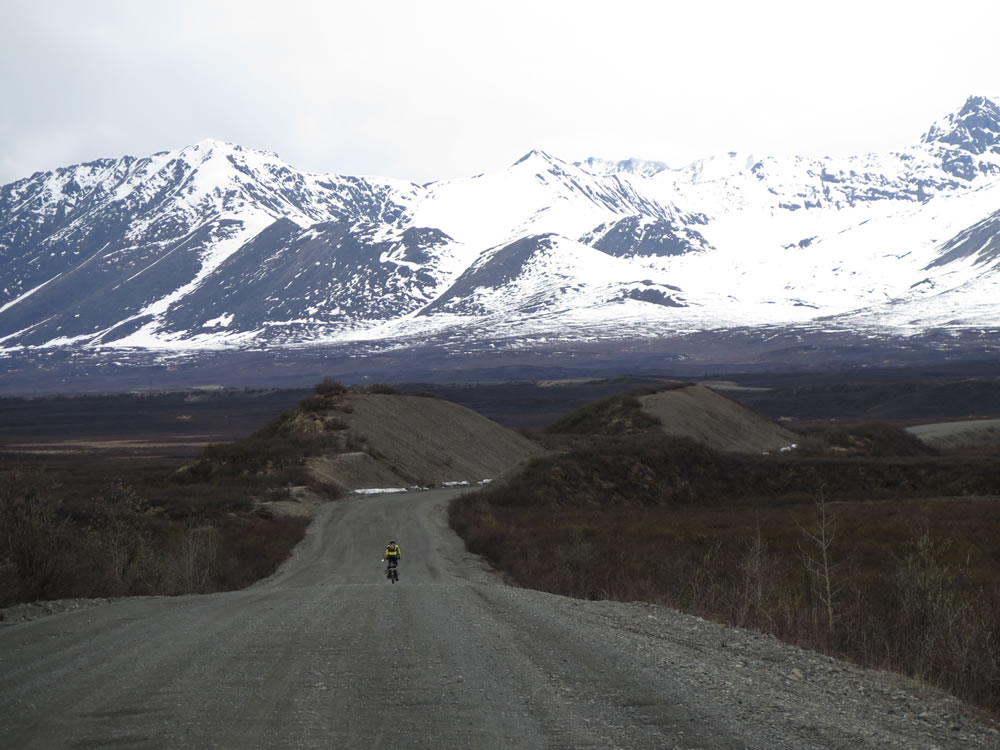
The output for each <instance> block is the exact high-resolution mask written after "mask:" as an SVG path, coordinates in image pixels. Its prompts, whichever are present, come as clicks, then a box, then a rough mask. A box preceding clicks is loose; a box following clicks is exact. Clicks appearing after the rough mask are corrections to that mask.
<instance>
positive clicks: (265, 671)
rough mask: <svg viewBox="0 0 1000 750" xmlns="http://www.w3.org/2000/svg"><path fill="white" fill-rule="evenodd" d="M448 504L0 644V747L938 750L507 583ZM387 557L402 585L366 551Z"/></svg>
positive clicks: (895, 695) (770, 674) (995, 740)
mask: <svg viewBox="0 0 1000 750" xmlns="http://www.w3.org/2000/svg"><path fill="white" fill-rule="evenodd" d="M454 492H455V491H454V490H438V491H431V492H426V493H419V494H406V495H385V496H374V497H360V498H356V499H352V500H349V501H345V502H342V503H336V504H331V505H327V506H325V507H324V508H323V509H321V511H320V512H319V514H318V516H317V518H316V520H315V522H314V523H313V524H312V526H311V527H310V530H309V534H308V535H307V537H306V539H305V541H304V542H303V543H302V544H301V545H300V546H299V547H298V548H297V549H296V552H295V555H294V556H293V558H292V559H291V560H290V561H289V562H288V563H287V564H286V565H285V566H284V567H283V568H282V570H281V571H279V572H278V573H277V574H275V575H274V576H272V577H271V578H270V579H268V580H266V581H263V582H261V583H259V584H257V585H255V586H253V587H251V588H249V589H246V590H244V591H239V592H233V593H226V594H216V595H210V596H186V597H179V598H143V599H129V600H121V601H118V602H114V603H111V604H106V605H103V606H95V607H90V608H87V609H79V610H75V611H72V612H64V613H61V614H56V615H52V616H49V617H45V618H43V619H39V620H36V621H33V622H22V623H19V624H15V625H9V626H5V627H2V628H0V747H3V748H46V750H47V749H49V748H71V747H72V748H98V747H130V748H194V747H197V748H239V749H240V750H246V749H247V748H379V747H385V748H388V747H401V748H477V750H478V749H479V748H501V747H503V748H512V747H519V748H547V747H552V748H585V747H601V748H814V747H815V748H852V749H856V748H892V747H899V748H904V747H905V748H932V747H938V748H951V747H955V748H958V747H963V748H969V747H991V748H995V747H997V746H998V745H1000V736H998V735H997V734H996V732H995V731H994V730H992V729H990V728H989V727H987V726H985V725H983V724H981V723H978V722H976V721H974V720H972V719H970V718H968V717H966V716H964V715H963V714H962V713H961V712H960V711H959V707H958V705H957V704H956V703H955V702H953V701H950V700H946V699H942V698H934V697H930V696H929V695H927V694H924V695H923V696H922V697H921V696H920V695H918V694H917V691H916V688H915V687H914V686H913V685H912V684H910V683H907V682H905V681H903V680H901V679H900V678H892V677H888V676H879V675H874V674H872V673H869V672H864V671H863V670H860V669H857V668H854V667H851V666H848V665H845V664H841V663H838V662H834V661H832V660H830V659H828V658H826V657H821V656H819V655H816V654H813V653H810V652H804V651H800V650H798V649H795V648H792V647H789V646H786V645H783V644H781V643H779V642H777V641H776V640H774V639H772V638H768V637H764V636H760V635H756V634H752V633H749V632H746V631H741V630H737V629H733V628H726V627H722V626H719V625H714V624H711V623H706V622H704V621H702V620H699V619H697V618H693V617H689V616H686V615H682V614H680V613H677V612H675V611H673V610H669V609H665V608H661V607H655V606H652V605H640V604H615V603H610V602H584V601H576V600H571V599H565V598H562V597H556V596H551V595H548V594H543V593H539V592H533V591H526V590H522V589H517V588H513V587H509V586H506V585H504V584H503V583H502V582H500V581H499V580H497V577H496V575H495V574H493V573H491V572H490V571H489V570H488V569H487V568H486V566H485V565H484V564H483V563H482V562H481V561H479V560H478V559H477V558H474V557H472V556H470V555H468V554H467V553H466V552H465V551H464V549H463V547H462V544H461V542H460V541H459V540H458V539H457V538H456V537H455V535H454V534H453V533H452V532H451V531H450V530H449V529H448V528H447V525H446V522H445V510H444V509H445V505H446V502H447V500H448V499H450V498H451V497H453V496H454ZM390 537H395V538H397V539H398V540H399V541H400V544H401V547H402V552H403V560H402V565H401V569H400V570H401V580H400V582H399V583H398V584H389V583H388V582H387V581H386V580H385V579H384V578H383V576H382V565H381V563H380V560H379V558H380V553H381V551H382V549H383V546H384V544H385V543H386V542H387V541H388V540H389V538H390Z"/></svg>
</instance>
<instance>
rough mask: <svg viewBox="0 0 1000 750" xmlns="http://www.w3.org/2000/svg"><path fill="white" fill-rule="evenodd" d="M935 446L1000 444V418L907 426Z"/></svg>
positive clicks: (988, 445) (958, 446)
mask: <svg viewBox="0 0 1000 750" xmlns="http://www.w3.org/2000/svg"><path fill="white" fill-rule="evenodd" d="M906 429H907V431H908V432H910V434H912V435H916V436H917V437H918V438H920V439H921V440H922V441H923V442H924V443H926V444H927V445H930V446H931V447H933V448H938V449H953V448H981V447H990V446H997V445H1000V419H970V420H965V421H961V422H937V423H934V424H918V425H914V426H912V427H907V428H906Z"/></svg>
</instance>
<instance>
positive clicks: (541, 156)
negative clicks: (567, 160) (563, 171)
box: [511, 148, 564, 167]
mask: <svg viewBox="0 0 1000 750" xmlns="http://www.w3.org/2000/svg"><path fill="white" fill-rule="evenodd" d="M533 161H540V162H542V163H544V164H563V163H564V162H563V161H562V159H557V158H556V157H554V156H552V155H551V154H548V153H546V152H545V151H542V150H541V149H537V148H535V149H532V150H531V151H529V152H528V153H526V154H525V155H524V156H522V157H521V158H520V159H518V160H517V161H516V162H514V163H513V164H512V165H511V166H512V167H516V166H518V165H519V164H526V163H528V162H533Z"/></svg>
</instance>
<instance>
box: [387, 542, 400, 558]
mask: <svg viewBox="0 0 1000 750" xmlns="http://www.w3.org/2000/svg"><path fill="white" fill-rule="evenodd" d="M394 557H395V558H396V559H397V560H398V559H399V558H400V557H402V555H400V553H399V545H398V544H396V545H392V544H390V545H388V546H387V547H386V548H385V559H386V560H391V559H392V558H394Z"/></svg>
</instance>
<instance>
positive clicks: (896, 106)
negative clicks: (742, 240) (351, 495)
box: [0, 0, 1000, 184]
mask: <svg viewBox="0 0 1000 750" xmlns="http://www.w3.org/2000/svg"><path fill="white" fill-rule="evenodd" d="M998 8H1000V3H997V2H995V0H994V2H972V1H963V0H951V1H950V2H947V3H941V4H933V5H928V4H924V3H916V2H913V0H906V1H905V2H896V1H895V0H884V1H883V0H866V1H865V2H856V1H855V0H840V1H838V2H828V3H812V2H802V0H795V1H789V2H783V1H780V2H779V1H773V2H769V1H768V0H756V1H755V2H750V1H749V0H735V1H732V2H730V1H723V0H719V1H718V2H712V1H711V0H700V1H698V2H692V1H691V0H684V1H683V2H657V1H656V0H644V1H642V2H634V1H633V0H614V1H612V0H602V1H601V2H590V1H589V0H573V1H572V2H558V1H555V0H528V1H526V2H522V1H521V0H504V2H491V3H486V2H479V1H478V0H457V1H455V2H450V1H448V2H445V1H433V2H420V1H419V0H411V1H410V2H397V1H396V0H378V2H364V1H360V2H359V0H352V1H351V2H338V1H336V0H322V1H319V0H317V1H315V2H313V1H312V0H282V2H277V1H276V0H267V1H266V2H256V1H255V0H253V1H251V0H239V1H238V2H236V1H233V2H229V1H224V0H190V1H189V0H169V2H164V1H163V0H158V1H156V2H153V1H152V0H149V1H147V0H121V1H118V0H0V11H2V13H0V86H2V88H0V92H2V100H0V184H5V183H8V182H11V181H13V180H16V179H19V178H21V177H26V176H28V175H30V174H31V173H33V172H35V171H39V170H48V169H52V168H55V167H58V166H65V165H69V164H75V163H79V162H82V161H88V160H91V159H95V158H99V157H104V156H112V157H117V156H121V155H124V154H132V155H135V156H147V155H149V154H151V153H153V152H156V151H162V150H168V149H175V148H180V147H182V146H185V145H189V144H192V143H195V142H197V141H199V140H201V139H203V138H207V137H211V138H217V139H220V140H225V141H230V142H233V143H239V144H242V145H244V146H250V147H253V148H258V149H263V150H267V151H274V152H277V153H278V154H279V155H280V156H281V157H282V158H283V159H284V160H285V161H287V162H288V163H290V164H291V165H292V166H294V167H296V168H298V169H300V170H302V171H307V172H336V173H342V174H361V175H384V176H390V177H401V178H406V179H411V180H415V181H420V182H424V181H429V180H433V179H441V178H448V177H458V176H467V175H472V174H476V173H479V172H487V171H493V170H498V169H502V168H504V167H505V166H507V165H508V164H510V163H512V162H513V161H515V160H516V159H517V158H518V157H520V156H521V155H522V154H524V153H525V152H527V151H529V150H531V149H532V148H541V149H544V150H546V151H549V152H550V153H553V154H555V155H557V156H560V157H562V158H564V159H567V160H579V159H582V158H585V157H587V156H600V157H604V158H614V159H620V158H626V157H629V156H636V157H640V158H646V159H654V160H658V161H665V162H667V163H668V164H670V165H672V166H683V165H684V164H687V163H689V162H690V161H692V160H694V159H697V158H700V157H704V156H709V155H711V154H715V153H721V152H725V151H746V152H750V153H753V154H756V155H758V156H762V155H766V154H775V155H780V154H789V153H801V154H805V155H812V156H822V155H827V154H828V155H838V154H849V153H858V152H866V151H882V150H890V149H893V148H904V147H906V146H908V145H912V144H914V143H916V142H917V141H918V139H919V138H920V136H921V134H922V133H923V132H924V131H925V130H926V129H927V127H928V126H930V125H931V124H932V123H933V122H934V121H935V120H936V119H938V118H939V117H941V116H943V115H945V114H947V113H949V112H951V111H953V110H955V109H957V108H958V107H960V106H961V104H962V103H963V102H964V101H965V99H966V98H967V97H968V96H969V95H970V94H986V95H1000V61H998V59H997V57H996V51H995V50H996V31H997V29H998V28H1000V24H998V21H1000V9H998Z"/></svg>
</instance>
